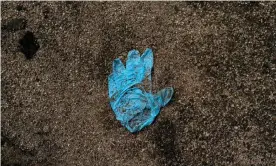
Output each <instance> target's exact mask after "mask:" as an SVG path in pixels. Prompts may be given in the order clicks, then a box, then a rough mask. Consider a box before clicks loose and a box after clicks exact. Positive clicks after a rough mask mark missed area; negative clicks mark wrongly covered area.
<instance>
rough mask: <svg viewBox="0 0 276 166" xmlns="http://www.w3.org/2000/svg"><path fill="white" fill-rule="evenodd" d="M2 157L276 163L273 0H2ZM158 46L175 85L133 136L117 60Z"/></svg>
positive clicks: (162, 69) (166, 77)
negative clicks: (122, 116) (119, 96)
mask: <svg viewBox="0 0 276 166" xmlns="http://www.w3.org/2000/svg"><path fill="white" fill-rule="evenodd" d="M1 14H2V16H1V17H2V22H1V30H2V31H1V77H2V79H1V90H2V91H1V96H2V97H1V107H2V109H1V147H2V149H1V155H2V156H1V157H2V159H1V163H2V165H10V166H11V165H13V166H15V165H89V166H90V165H99V166H105V165H124V166H127V165H129V166H133V165H141V166H155V165H160V166H161V165H168V166H178V165H179V166H180V165H271V166H273V165H276V134H275V131H276V109H275V108H276V28H275V27H276V3H275V2H267V3H266V2H241V3H236V2H2V3H1ZM147 47H150V48H152V49H153V51H154V58H155V60H154V77H153V80H154V82H153V86H154V91H155V92H156V91H157V90H160V89H162V88H164V87H167V86H172V87H174V89H175V94H174V97H173V100H172V101H171V102H170V104H169V105H168V106H166V107H165V108H163V109H162V111H161V113H160V115H159V116H158V117H157V119H156V121H155V122H154V124H153V125H151V126H150V127H147V128H145V129H144V130H143V131H141V132H139V133H137V134H130V133H129V132H128V131H127V130H126V129H125V128H124V127H122V126H121V125H120V123H119V122H118V121H117V120H116V119H115V116H114V114H113V112H112V110H111V108H110V106H109V101H108V94H107V76H108V75H109V74H110V72H111V67H112V61H113V60H114V59H115V58H117V57H121V58H122V59H124V60H125V59H126V55H127V52H128V51H130V50H131V49H133V48H136V49H138V50H140V52H143V51H144V50H145V49H146V48H147Z"/></svg>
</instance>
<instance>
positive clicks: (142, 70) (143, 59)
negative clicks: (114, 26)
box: [108, 48, 173, 132]
mask: <svg viewBox="0 0 276 166" xmlns="http://www.w3.org/2000/svg"><path fill="white" fill-rule="evenodd" d="M152 67H153V53H152V50H151V49H149V48H147V49H146V50H145V52H144V53H143V54H142V56H140V54H139V51H137V50H132V51H130V52H129V53H128V59H127V61H126V67H125V66H124V64H123V63H122V62H121V60H120V59H119V58H117V59H115V60H114V61H113V72H112V73H111V74H110V75H109V77H108V93H109V99H110V105H111V107H112V109H113V111H114V113H115V115H116V119H117V120H119V121H120V122H121V124H122V125H123V126H125V127H126V128H127V129H128V130H129V131H130V132H137V131H140V130H141V129H143V128H144V127H146V126H148V125H150V124H151V123H152V122H153V121H154V119H155V117H156V116H157V115H158V114H159V112H160V108H161V107H164V106H165V105H166V104H167V103H168V102H169V101H170V100H171V97H172V95H173V88H171V87H168V88H164V89H162V90H161V91H159V92H158V93H157V94H152V93H151V70H152ZM146 88H149V89H146Z"/></svg>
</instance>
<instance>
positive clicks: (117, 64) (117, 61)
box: [113, 58, 125, 74]
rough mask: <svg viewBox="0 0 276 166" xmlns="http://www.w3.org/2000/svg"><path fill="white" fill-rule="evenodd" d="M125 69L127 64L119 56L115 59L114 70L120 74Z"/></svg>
mask: <svg viewBox="0 0 276 166" xmlns="http://www.w3.org/2000/svg"><path fill="white" fill-rule="evenodd" d="M124 70H125V66H124V64H123V63H122V61H121V60H120V59H119V58H117V59H115V60H114V61H113V72H114V73H116V74H120V73H123V71H124Z"/></svg>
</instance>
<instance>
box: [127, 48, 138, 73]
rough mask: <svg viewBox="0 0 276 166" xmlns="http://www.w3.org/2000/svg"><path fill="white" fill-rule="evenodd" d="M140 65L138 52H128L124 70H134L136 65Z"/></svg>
mask: <svg viewBox="0 0 276 166" xmlns="http://www.w3.org/2000/svg"><path fill="white" fill-rule="evenodd" d="M139 64H140V53H139V51H138V50H131V51H129V52H128V55H127V61H126V68H127V69H128V70H132V69H135V67H136V66H137V65H139Z"/></svg>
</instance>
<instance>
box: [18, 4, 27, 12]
mask: <svg viewBox="0 0 276 166" xmlns="http://www.w3.org/2000/svg"><path fill="white" fill-rule="evenodd" d="M16 10H17V11H22V10H26V9H25V8H24V7H23V6H22V5H17V6H16Z"/></svg>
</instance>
